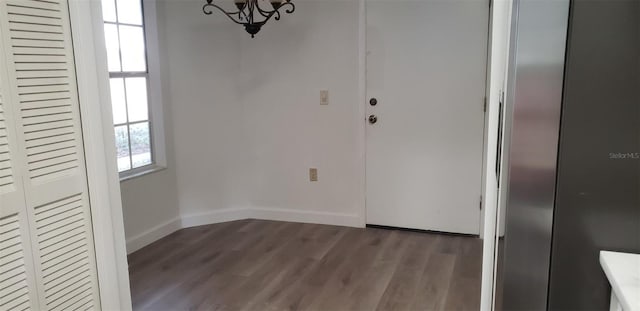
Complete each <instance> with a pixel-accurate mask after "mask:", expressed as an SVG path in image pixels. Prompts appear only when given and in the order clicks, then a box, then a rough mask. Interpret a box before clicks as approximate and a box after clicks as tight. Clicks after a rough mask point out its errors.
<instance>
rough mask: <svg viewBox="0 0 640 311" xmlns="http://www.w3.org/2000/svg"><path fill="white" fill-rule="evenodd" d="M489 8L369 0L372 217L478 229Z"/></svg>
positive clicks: (471, 3) (446, 1) (478, 0)
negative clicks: (371, 102) (373, 99)
mask: <svg viewBox="0 0 640 311" xmlns="http://www.w3.org/2000/svg"><path fill="white" fill-rule="evenodd" d="M488 14H489V2H488V1H487V0H412V1H404V0H367V2H366V26H367V27H366V34H367V36H366V46H367V58H366V66H367V68H366V69H367V73H366V88H367V92H366V93H367V103H365V104H366V105H367V109H366V111H367V118H369V116H371V115H374V116H376V117H377V122H375V123H371V122H369V121H367V130H366V133H367V138H366V145H367V150H366V152H367V154H366V158H367V160H366V162H367V164H366V176H367V177H366V185H367V189H366V190H367V198H366V199H367V201H366V209H367V223H368V224H375V225H385V226H394V227H403V228H413V229H424V230H434V231H444V232H455V233H467V234H478V233H479V223H480V195H481V185H482V184H481V182H482V181H481V174H482V148H483V125H484V108H483V105H484V93H485V80H486V79H485V75H486V74H485V72H486V58H487V34H488ZM372 98H375V99H376V100H377V104H376V105H375V106H374V105H371V104H370V99H372Z"/></svg>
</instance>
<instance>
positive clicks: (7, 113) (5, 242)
mask: <svg viewBox="0 0 640 311" xmlns="http://www.w3.org/2000/svg"><path fill="white" fill-rule="evenodd" d="M0 55H4V54H3V46H2V45H1V44H0ZM6 76H7V72H6V70H5V68H4V66H3V63H2V62H0V310H26V309H37V306H38V300H37V299H36V289H35V275H34V271H35V270H34V267H33V260H32V256H31V245H30V243H31V242H30V236H29V222H28V219H27V213H26V211H27V209H26V204H25V201H24V189H23V187H22V182H21V176H20V170H19V169H18V170H16V169H15V162H16V161H15V159H16V158H17V153H16V146H17V145H16V140H15V138H16V135H15V124H14V122H13V120H14V116H13V114H12V110H13V109H12V107H10V106H9V104H8V102H7V100H6V96H4V94H5V92H4V90H6V89H7V84H6V82H7V79H6V78H5V77H6Z"/></svg>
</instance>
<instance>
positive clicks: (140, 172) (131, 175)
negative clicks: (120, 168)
mask: <svg viewBox="0 0 640 311" xmlns="http://www.w3.org/2000/svg"><path fill="white" fill-rule="evenodd" d="M166 169H167V168H166V167H164V166H158V165H149V166H147V167H141V168H139V169H137V170H136V171H134V172H126V173H124V174H120V182H125V181H127V180H132V179H136V178H138V177H142V176H145V175H149V174H153V173H156V172H160V171H164V170H166Z"/></svg>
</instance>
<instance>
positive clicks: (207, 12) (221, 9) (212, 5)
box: [202, 3, 244, 25]
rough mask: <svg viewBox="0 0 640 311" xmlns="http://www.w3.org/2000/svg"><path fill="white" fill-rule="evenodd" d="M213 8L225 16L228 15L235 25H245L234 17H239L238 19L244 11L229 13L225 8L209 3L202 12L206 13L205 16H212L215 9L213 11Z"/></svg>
mask: <svg viewBox="0 0 640 311" xmlns="http://www.w3.org/2000/svg"><path fill="white" fill-rule="evenodd" d="M212 7H214V8H216V9H218V11H220V12H222V13H224V15H226V16H227V17H228V18H229V19H230V20H232V21H233V22H234V23H236V24H240V25H243V24H244V23H243V22H241V21H240V20H236V19H235V18H234V17H233V15H236V14H237V15H238V17H240V13H241V12H242V11H238V12H227V11H225V10H224V9H223V8H221V7H219V6H217V5H215V4H213V3H207V4H205V5H204V6H203V7H202V12H204V14H206V15H211V14H212V13H213V9H211V8H212Z"/></svg>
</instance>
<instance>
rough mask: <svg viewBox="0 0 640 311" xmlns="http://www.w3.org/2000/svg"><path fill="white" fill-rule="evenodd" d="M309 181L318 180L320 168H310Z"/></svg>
mask: <svg viewBox="0 0 640 311" xmlns="http://www.w3.org/2000/svg"><path fill="white" fill-rule="evenodd" d="M309 181H318V169H317V168H310V169H309Z"/></svg>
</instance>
